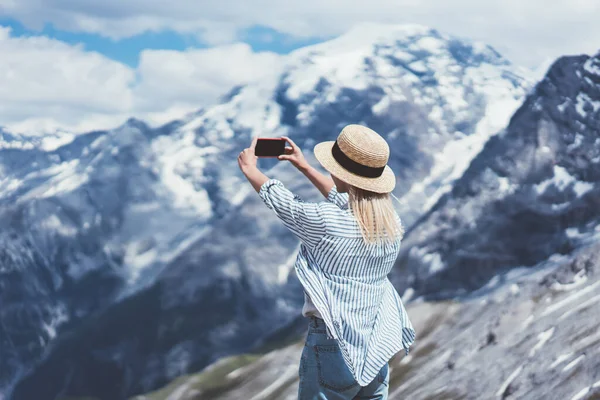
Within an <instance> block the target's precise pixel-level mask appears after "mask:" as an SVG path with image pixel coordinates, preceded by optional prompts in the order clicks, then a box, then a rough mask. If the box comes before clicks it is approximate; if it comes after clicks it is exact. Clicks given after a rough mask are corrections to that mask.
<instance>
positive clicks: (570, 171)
mask: <svg viewBox="0 0 600 400" xmlns="http://www.w3.org/2000/svg"><path fill="white" fill-rule="evenodd" d="M599 65H600V57H599V56H596V57H588V56H578V57H564V58H561V59H559V60H557V61H556V62H555V63H554V64H553V65H552V67H551V68H550V69H549V71H548V74H547V76H546V77H545V78H544V79H543V80H542V81H541V82H540V83H538V85H537V86H536V87H535V89H534V90H533V91H532V93H531V94H530V95H529V96H528V97H527V99H526V100H525V103H524V104H523V106H522V107H521V108H519V110H517V112H516V113H515V115H514V116H513V117H512V118H511V121H510V124H509V126H508V128H507V129H506V131H504V132H503V133H501V134H499V135H496V136H494V137H492V138H491V139H490V140H489V141H488V142H487V143H486V145H485V147H484V148H483V150H482V151H481V153H479V154H478V156H477V157H476V158H475V159H474V160H473V162H472V163H471V165H470V166H469V168H468V169H467V170H466V171H465V173H464V175H463V176H462V177H461V178H460V179H459V180H457V181H456V183H455V184H454V186H453V188H452V191H451V192H450V193H448V194H447V195H445V196H444V197H443V198H441V199H440V201H439V202H438V203H437V204H436V205H435V206H434V207H432V208H431V210H430V211H429V212H428V213H426V214H425V215H423V217H422V218H421V219H420V220H419V221H418V223H416V224H415V225H413V227H412V228H411V230H410V232H409V233H408V235H407V239H406V241H405V244H404V247H403V249H404V250H403V252H402V254H401V255H400V258H399V262H398V266H397V272H396V273H395V274H394V276H393V279H394V283H395V284H396V285H397V286H398V287H401V288H408V287H411V288H412V290H414V293H415V295H424V296H426V297H427V298H431V299H433V298H436V299H440V298H448V297H452V296H454V295H457V294H462V293H467V292H470V291H472V290H474V289H477V288H479V287H480V286H481V285H483V284H485V283H486V282H487V281H488V280H489V279H491V278H492V277H493V276H495V275H496V274H497V273H498V272H501V271H504V270H506V269H509V268H514V267H517V266H533V265H536V264H537V263H539V262H541V261H543V260H545V259H547V258H548V257H550V256H551V255H552V254H555V253H558V254H570V253H571V252H572V251H573V250H574V249H576V248H577V247H578V246H579V245H581V243H584V242H586V241H587V240H588V239H589V238H590V237H591V236H593V235H594V234H595V229H596V227H597V226H598V223H599V222H600V213H598V209H600V207H599V206H600V68H599V67H598V66H599Z"/></svg>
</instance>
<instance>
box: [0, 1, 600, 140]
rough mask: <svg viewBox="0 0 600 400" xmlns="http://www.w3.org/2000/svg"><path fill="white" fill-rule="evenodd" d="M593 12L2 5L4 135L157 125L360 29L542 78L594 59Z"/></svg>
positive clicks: (577, 6)
mask: <svg viewBox="0 0 600 400" xmlns="http://www.w3.org/2000/svg"><path fill="white" fill-rule="evenodd" d="M599 20H600V2H599V1H597V0H573V1H571V2H565V1H564V0H530V1H527V2H523V1H522V0H486V1H483V2H482V1H481V0H419V1H418V2H415V1H414V0H370V1H369V2H364V1H347V0H303V1H302V2H281V1H274V0H253V1H252V2H248V1H247V0H219V2H198V1H197V0H170V1H169V2H164V1H159V0H102V1H96V0H53V1H40V0H0V54H2V57H0V76H3V77H4V80H3V85H1V86H0V127H5V128H8V129H9V130H13V131H16V132H25V133H30V132H45V131H52V130H55V129H59V128H64V129H69V130H77V131H80V130H85V129H91V128H110V127H114V126H116V125H118V124H119V123H120V122H122V121H124V120H126V119H127V118H129V117H130V116H135V117H139V118H143V119H146V120H148V121H154V122H156V123H158V122H165V121H168V120H169V119H171V118H177V117H179V116H181V115H183V114H185V113H186V112H190V111H193V110H195V109H197V108H199V107H202V106H207V105H210V104H213V103H214V102H215V101H216V100H217V99H218V98H219V97H220V96H222V95H223V94H224V93H227V92H228V91H229V90H230V89H231V88H232V87H233V86H236V85H240V84H245V83H249V82H253V81H255V80H258V79H261V78H264V77H265V75H267V74H273V73H275V72H274V71H276V70H277V66H278V65H281V64H282V63H283V62H284V60H285V57H286V54H287V53H289V52H291V51H292V50H294V49H297V48H299V47H303V46H306V45H310V44H314V43H318V42H320V41H324V40H328V39H330V38H334V37H337V36H339V35H342V34H344V33H345V32H347V31H348V30H350V29H351V28H352V27H354V26H356V25H357V24H360V23H365V22H368V23H375V24H379V23H381V24H415V23H416V24H421V25H425V26H429V27H431V28H435V29H437V30H439V31H440V32H443V33H446V34H450V35H453V36H458V37H461V38H465V39H469V40H477V41H481V42H484V43H486V44H489V45H491V46H492V47H494V48H495V49H496V50H497V51H498V52H499V53H500V54H502V55H503V56H505V57H506V58H508V59H509V60H510V61H512V62H513V63H515V64H516V65H518V66H522V67H526V68H530V69H536V68H539V69H540V70H541V71H544V68H546V67H547V66H548V64H549V62H551V61H553V60H555V59H556V58H558V57H560V56H562V55H571V54H581V53H586V54H595V53H596V52H597V51H598V49H599V48H600V41H599V40H598V39H597V38H598V37H600V24H598V23H597V21H599Z"/></svg>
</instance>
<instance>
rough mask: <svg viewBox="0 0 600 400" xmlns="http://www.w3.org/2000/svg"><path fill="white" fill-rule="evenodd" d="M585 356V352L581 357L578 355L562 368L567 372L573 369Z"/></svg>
mask: <svg viewBox="0 0 600 400" xmlns="http://www.w3.org/2000/svg"><path fill="white" fill-rule="evenodd" d="M584 358H585V354H582V355H580V356H579V357H577V358H576V359H574V360H573V361H571V362H570V363H568V364H567V365H565V367H564V368H563V369H562V372H567V371H569V370H571V369H573V368H574V367H575V366H576V365H577V364H579V362H580V361H581V360H583V359H584Z"/></svg>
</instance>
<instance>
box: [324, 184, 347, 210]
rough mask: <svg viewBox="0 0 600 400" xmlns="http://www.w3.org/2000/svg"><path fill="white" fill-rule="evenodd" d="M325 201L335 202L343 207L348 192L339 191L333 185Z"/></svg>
mask: <svg viewBox="0 0 600 400" xmlns="http://www.w3.org/2000/svg"><path fill="white" fill-rule="evenodd" d="M327 201H330V202H332V203H334V204H336V205H337V206H338V207H343V206H344V205H345V204H346V203H348V193H340V192H338V191H337V186H336V185H333V187H332V188H331V190H330V191H329V194H328V195H327Z"/></svg>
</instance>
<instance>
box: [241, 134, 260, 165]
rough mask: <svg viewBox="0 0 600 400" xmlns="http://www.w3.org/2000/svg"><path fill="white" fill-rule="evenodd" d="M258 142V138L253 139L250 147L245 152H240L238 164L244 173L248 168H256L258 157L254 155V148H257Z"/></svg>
mask: <svg viewBox="0 0 600 400" xmlns="http://www.w3.org/2000/svg"><path fill="white" fill-rule="evenodd" d="M257 140H258V137H256V136H255V137H254V139H252V143H251V144H250V147H247V148H245V149H244V150H242V151H240V154H239V156H238V164H239V166H240V169H241V170H242V172H243V171H244V169H246V168H251V167H256V161H257V160H258V157H257V156H255V155H254V148H255V147H256V141H257Z"/></svg>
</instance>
